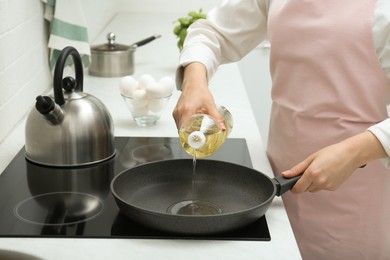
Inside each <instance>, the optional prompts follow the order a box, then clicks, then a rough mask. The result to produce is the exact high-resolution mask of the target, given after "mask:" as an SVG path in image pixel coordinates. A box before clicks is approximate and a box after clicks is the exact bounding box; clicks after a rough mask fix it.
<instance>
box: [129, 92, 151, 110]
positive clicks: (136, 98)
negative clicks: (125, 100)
mask: <svg viewBox="0 0 390 260" xmlns="http://www.w3.org/2000/svg"><path fill="white" fill-rule="evenodd" d="M132 104H133V106H134V107H137V108H140V107H146V106H147V105H148V100H147V97H146V92H145V90H144V89H136V90H135V91H134V93H133V99H132Z"/></svg>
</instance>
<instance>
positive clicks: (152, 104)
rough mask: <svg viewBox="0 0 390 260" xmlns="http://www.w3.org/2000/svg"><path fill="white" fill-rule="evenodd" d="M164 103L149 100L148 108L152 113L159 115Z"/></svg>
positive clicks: (157, 100)
mask: <svg viewBox="0 0 390 260" xmlns="http://www.w3.org/2000/svg"><path fill="white" fill-rule="evenodd" d="M164 105H165V102H164V100H162V99H150V100H149V103H148V108H149V110H150V111H152V112H153V113H159V112H161V111H162V110H163V109H164Z"/></svg>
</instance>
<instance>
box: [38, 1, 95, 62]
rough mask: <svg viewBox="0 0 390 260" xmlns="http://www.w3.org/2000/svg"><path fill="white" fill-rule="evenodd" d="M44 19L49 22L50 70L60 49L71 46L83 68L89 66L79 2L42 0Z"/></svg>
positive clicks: (85, 31) (84, 23) (86, 40)
mask: <svg viewBox="0 0 390 260" xmlns="http://www.w3.org/2000/svg"><path fill="white" fill-rule="evenodd" d="M42 2H44V4H45V14H44V17H45V19H46V20H48V21H49V22H50V28H49V32H50V37H49V43H48V47H49V51H50V61H49V66H50V69H53V68H54V66H55V63H56V61H57V58H58V56H59V54H60V52H61V50H62V49H64V48H65V47H66V46H72V47H74V48H76V49H77V51H78V52H79V53H80V55H81V59H82V62H83V66H84V67H85V68H86V67H88V66H89V64H90V55H91V50H90V45H89V41H88V29H87V26H86V22H85V17H84V13H83V8H82V5H81V2H80V0H42Z"/></svg>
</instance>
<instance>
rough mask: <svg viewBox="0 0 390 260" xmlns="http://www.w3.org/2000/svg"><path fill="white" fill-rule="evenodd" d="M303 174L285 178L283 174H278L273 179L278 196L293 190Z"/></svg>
mask: <svg viewBox="0 0 390 260" xmlns="http://www.w3.org/2000/svg"><path fill="white" fill-rule="evenodd" d="M301 176H302V174H300V175H298V176H295V177H292V178H285V177H283V175H280V176H277V177H275V178H274V179H273V182H274V183H275V185H276V196H280V195H282V194H284V193H285V192H287V191H289V190H291V188H292V187H293V186H294V185H295V183H296V182H297V181H298V180H299V179H300V178H301Z"/></svg>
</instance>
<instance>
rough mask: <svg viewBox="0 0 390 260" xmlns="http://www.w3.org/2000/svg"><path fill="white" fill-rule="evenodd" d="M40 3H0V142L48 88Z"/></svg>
mask: <svg viewBox="0 0 390 260" xmlns="http://www.w3.org/2000/svg"><path fill="white" fill-rule="evenodd" d="M46 38H47V37H46V29H45V23H44V20H43V8H42V4H41V2H40V0H2V1H0V124H1V127H0V140H2V139H3V138H4V137H5V136H6V135H7V134H8V133H9V131H11V130H12V128H13V127H14V126H15V125H16V124H17V123H18V122H19V121H20V120H21V118H23V117H24V115H25V114H26V112H27V111H28V110H29V109H30V106H31V105H32V103H33V101H34V97H35V96H37V95H38V94H40V93H42V92H44V91H45V90H46V89H47V88H48V87H49V81H50V75H49V71H48V69H47V65H46V64H47V51H46Z"/></svg>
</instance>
